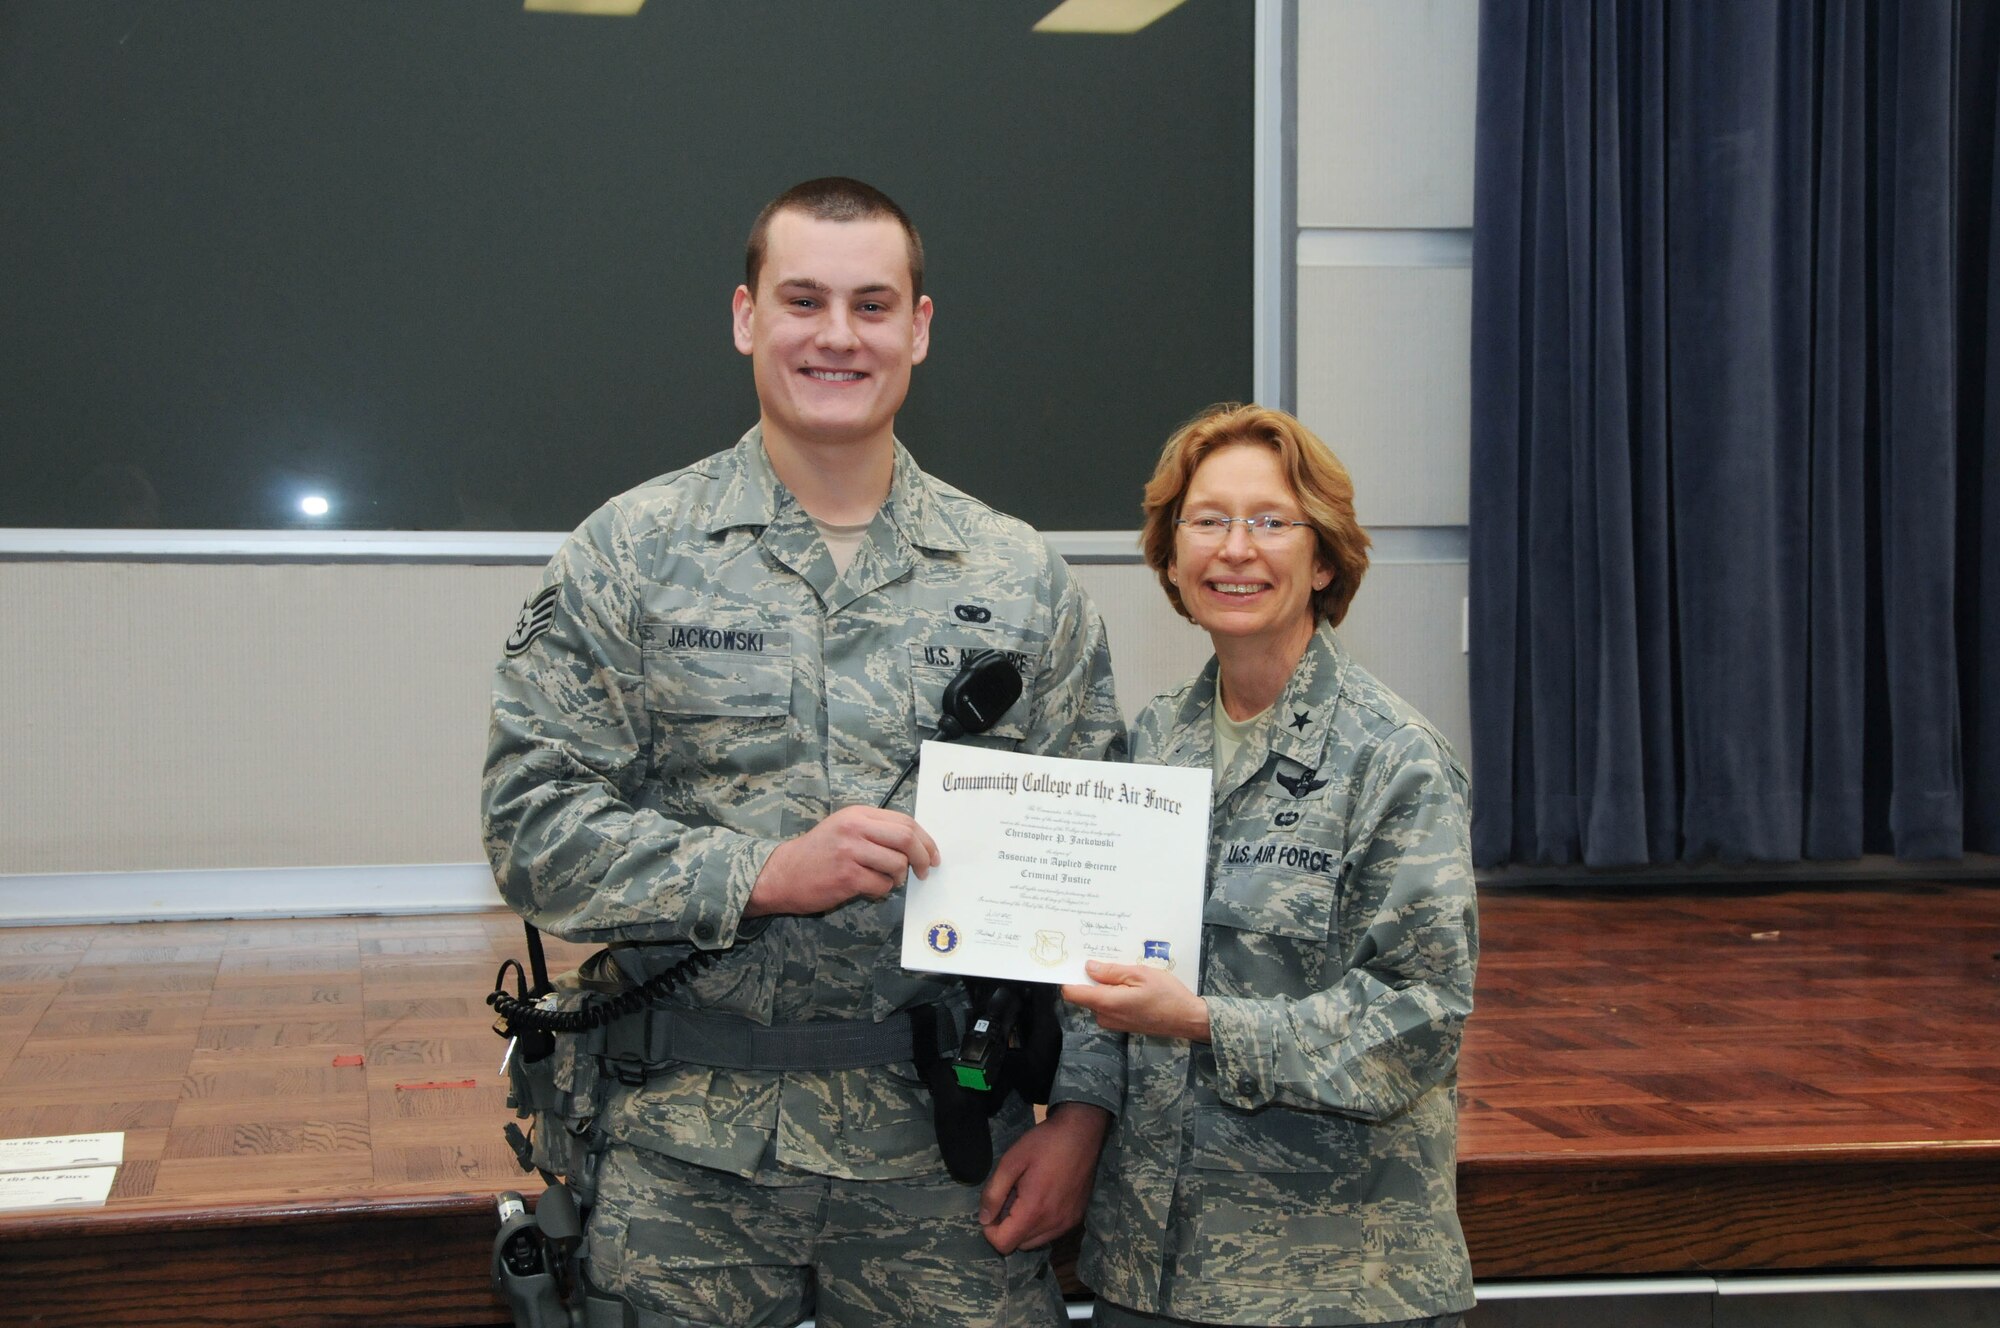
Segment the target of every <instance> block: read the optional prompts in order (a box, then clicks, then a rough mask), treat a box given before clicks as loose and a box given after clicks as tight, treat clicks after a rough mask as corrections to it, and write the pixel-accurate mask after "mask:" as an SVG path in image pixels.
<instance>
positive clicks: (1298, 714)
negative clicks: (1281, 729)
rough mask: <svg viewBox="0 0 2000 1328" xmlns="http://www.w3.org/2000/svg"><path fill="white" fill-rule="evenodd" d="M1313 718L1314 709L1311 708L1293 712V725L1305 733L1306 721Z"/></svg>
mask: <svg viewBox="0 0 2000 1328" xmlns="http://www.w3.org/2000/svg"><path fill="white" fill-rule="evenodd" d="M1311 718H1312V711H1310V710H1298V711H1294V712H1293V713H1292V727H1293V728H1295V729H1297V730H1299V732H1301V733H1303V732H1305V727H1306V722H1307V721H1308V720H1310V719H1311Z"/></svg>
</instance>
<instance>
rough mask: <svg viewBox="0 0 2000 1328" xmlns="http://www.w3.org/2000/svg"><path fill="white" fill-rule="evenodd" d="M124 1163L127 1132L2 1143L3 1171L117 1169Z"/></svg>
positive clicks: (17, 1140) (56, 1135)
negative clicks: (82, 1168)
mask: <svg viewBox="0 0 2000 1328" xmlns="http://www.w3.org/2000/svg"><path fill="white" fill-rule="evenodd" d="M124 1160H125V1132H124V1131H123V1130H111V1131H108V1132H107V1133H104V1134H54V1135H48V1136H45V1137H43V1138H39V1139H0V1171H52V1170H57V1169H60V1168H64V1167H98V1166H115V1165H117V1164H118V1163H120V1162H123V1161H124Z"/></svg>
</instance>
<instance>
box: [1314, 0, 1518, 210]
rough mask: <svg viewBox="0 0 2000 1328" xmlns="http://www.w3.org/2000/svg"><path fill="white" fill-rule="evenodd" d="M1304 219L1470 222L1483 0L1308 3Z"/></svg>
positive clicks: (1330, 0) (1333, 0)
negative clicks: (1477, 0)
mask: <svg viewBox="0 0 2000 1328" xmlns="http://www.w3.org/2000/svg"><path fill="white" fill-rule="evenodd" d="M1298 56H1299V58H1298V70H1299V76H1298V77H1299V90H1298V145H1299V146H1298V150H1299V170H1298V220H1299V224H1300V225H1301V226H1370V227H1374V226H1386V227H1420V226H1470V225H1471V224H1472V131H1473V120H1474V114H1475V109H1476V107H1475V91H1476V81H1477V78H1478V72H1479V65H1478V56H1479V7H1478V4H1477V2H1476V0H1299V52H1298Z"/></svg>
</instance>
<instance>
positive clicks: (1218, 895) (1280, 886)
mask: <svg viewBox="0 0 2000 1328" xmlns="http://www.w3.org/2000/svg"><path fill="white" fill-rule="evenodd" d="M1229 850H1230V846H1229V845H1225V846H1224V850H1223V851H1224V853H1225V855H1226V854H1227V853H1228V852H1229ZM1248 851H1253V852H1254V849H1252V850H1248ZM1277 851H1282V850H1276V851H1274V852H1277ZM1303 851H1305V852H1314V851H1315V850H1310V849H1306V850H1303ZM1337 870H1338V868H1337V860H1336V866H1334V867H1333V868H1330V869H1329V871H1328V872H1325V873H1323V872H1315V871H1311V870H1307V869H1304V868H1301V867H1296V866H1287V865H1283V864H1280V863H1278V862H1276V861H1275V860H1274V861H1273V862H1270V863H1245V864H1242V865H1238V866H1231V865H1230V864H1229V863H1227V861H1225V862H1224V863H1223V864H1221V865H1220V866H1219V867H1218V868H1217V870H1216V877H1215V888H1214V889H1213V890H1211V891H1210V892H1209V896H1208V902H1207V903H1206V904H1204V905H1203V907H1202V914H1201V917H1202V921H1203V922H1204V923H1209V924H1212V925H1215V926H1220V927H1231V928H1234V929H1235V930H1237V931H1252V932H1262V933H1264V934H1266V935H1270V936H1285V937H1289V938H1291V939H1293V940H1301V941H1318V940H1325V939H1326V938H1328V937H1329V936H1331V935H1332V929H1333V911H1334V900H1335V897H1336V895H1337V893H1338V892H1337V889H1336V887H1335V884H1334V879H1335V878H1334V875H1333V874H1331V873H1332V872H1334V871H1337Z"/></svg>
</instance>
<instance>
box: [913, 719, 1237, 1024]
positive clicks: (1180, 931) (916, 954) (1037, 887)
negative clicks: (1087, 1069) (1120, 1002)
mask: <svg viewBox="0 0 2000 1328" xmlns="http://www.w3.org/2000/svg"><path fill="white" fill-rule="evenodd" d="M917 781H918V782H917V806H916V817H917V823H918V824H919V825H921V826H923V827H924V829H925V830H927V831H929V832H930V835H931V838H933V839H935V840H936V841H937V845H938V852H939V854H940V856H941V858H942V861H941V862H940V863H939V865H938V866H936V867H934V868H932V869H931V872H930V874H929V875H928V876H927V877H925V878H924V879H922V880H918V879H917V878H916V877H915V876H912V877H911V878H910V880H909V885H908V890H909V896H908V899H907V900H906V901H905V905H904V910H903V967H905V968H912V969H920V970H924V971H927V972H932V973H962V974H967V975H970V976H975V977H991V978H1011V979H1017V980H1024V981H1029V982H1088V981H1089V980H1090V979H1089V978H1088V976H1086V975H1085V973H1084V970H1083V965H1084V961H1085V960H1089V959H1105V960H1110V961H1112V962H1114V963H1121V964H1139V963H1145V964H1152V965H1155V966H1157V967H1161V968H1167V969H1171V970H1173V971H1175V972H1177V973H1178V974H1180V976H1181V977H1182V978H1183V979H1184V980H1185V981H1186V982H1187V984H1188V985H1189V986H1190V987H1193V986H1195V985H1196V983H1197V980H1198V979H1197V966H1196V961H1197V960H1198V958H1199V956H1200V946H1201V903H1202V878H1203V875H1204V873H1205V871H1206V868H1207V864H1208V802H1209V782H1210V780H1209V772H1208V771H1207V770H1195V769H1182V768H1176V767H1171V766H1157V765H1115V764H1107V763H1103V762H1098V761H1071V760H1065V759H1063V758H1061V757H1054V756H1027V755H1022V754H1019V753H1015V752H1005V751H994V750H992V749H990V748H985V747H961V746H957V745H954V744H949V743H940V742H927V743H925V744H924V746H923V757H922V763H921V764H920V766H919V767H918V774H917Z"/></svg>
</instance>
